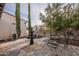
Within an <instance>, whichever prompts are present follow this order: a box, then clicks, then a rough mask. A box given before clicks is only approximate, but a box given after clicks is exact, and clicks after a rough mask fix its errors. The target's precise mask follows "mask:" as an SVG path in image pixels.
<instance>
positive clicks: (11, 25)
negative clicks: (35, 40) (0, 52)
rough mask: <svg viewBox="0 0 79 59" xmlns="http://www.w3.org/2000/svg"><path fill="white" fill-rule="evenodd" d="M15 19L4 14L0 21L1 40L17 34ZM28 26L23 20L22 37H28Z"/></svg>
mask: <svg viewBox="0 0 79 59" xmlns="http://www.w3.org/2000/svg"><path fill="white" fill-rule="evenodd" d="M15 21H16V20H15V17H14V16H13V15H10V14H8V13H6V12H3V14H2V17H1V19H0V38H4V39H6V38H9V37H11V36H12V34H14V33H16V24H15ZM25 26H26V25H25V24H24V21H23V20H21V37H23V36H26V35H27V30H26V27H25Z"/></svg>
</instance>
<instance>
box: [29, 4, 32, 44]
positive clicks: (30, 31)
mask: <svg viewBox="0 0 79 59" xmlns="http://www.w3.org/2000/svg"><path fill="white" fill-rule="evenodd" d="M30 14H31V13H30V3H28V27H29V37H30V45H33V31H32V27H31V15H30Z"/></svg>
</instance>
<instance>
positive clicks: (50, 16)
mask: <svg viewBox="0 0 79 59" xmlns="http://www.w3.org/2000/svg"><path fill="white" fill-rule="evenodd" d="M74 7H75V6H74V4H70V3H68V4H60V3H55V4H49V5H48V7H47V8H46V9H45V15H44V14H42V13H40V19H41V21H42V22H43V23H45V24H46V25H47V26H48V28H50V31H51V30H53V31H54V32H56V33H57V32H58V33H63V35H64V38H65V44H64V45H65V47H67V46H68V41H69V39H70V38H69V37H70V33H71V32H72V30H73V29H75V28H78V27H77V26H79V17H78V15H79V14H78V13H79V9H78V8H77V10H76V8H75V9H74ZM50 33H52V32H50Z"/></svg>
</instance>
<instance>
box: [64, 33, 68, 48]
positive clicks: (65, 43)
mask: <svg viewBox="0 0 79 59" xmlns="http://www.w3.org/2000/svg"><path fill="white" fill-rule="evenodd" d="M64 37H65V41H64V48H67V47H68V41H69V35H68V34H67V32H64Z"/></svg>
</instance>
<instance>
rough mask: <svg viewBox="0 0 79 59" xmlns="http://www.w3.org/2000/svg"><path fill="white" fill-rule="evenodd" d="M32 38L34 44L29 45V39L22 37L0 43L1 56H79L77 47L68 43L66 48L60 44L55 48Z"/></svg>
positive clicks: (42, 39)
mask: <svg viewBox="0 0 79 59" xmlns="http://www.w3.org/2000/svg"><path fill="white" fill-rule="evenodd" d="M46 39H47V38H41V39H34V45H31V46H30V45H29V39H26V38H22V39H18V40H16V41H12V42H7V43H3V44H0V55H2V56H73V55H74V56H75V55H78V56H79V47H77V46H72V45H69V47H68V48H67V49H64V48H63V45H62V44H59V46H58V47H57V48H56V49H55V48H52V47H50V46H47V45H46V43H45V42H44V40H46Z"/></svg>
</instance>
